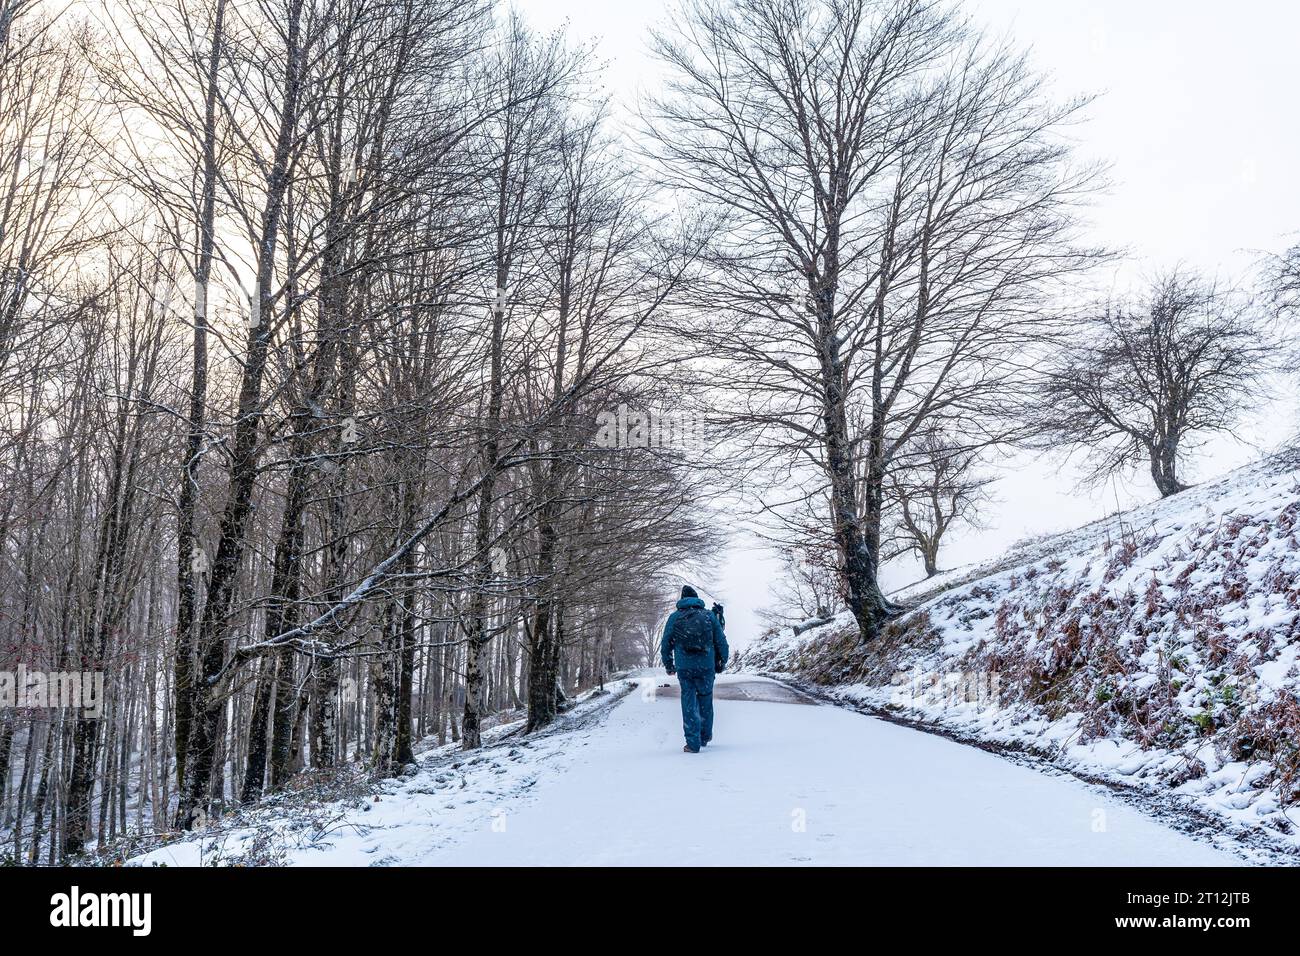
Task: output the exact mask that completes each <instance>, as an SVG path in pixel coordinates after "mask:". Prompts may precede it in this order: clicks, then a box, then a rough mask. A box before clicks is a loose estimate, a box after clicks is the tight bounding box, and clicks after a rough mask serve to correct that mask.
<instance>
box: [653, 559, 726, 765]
mask: <svg viewBox="0 0 1300 956" xmlns="http://www.w3.org/2000/svg"><path fill="white" fill-rule="evenodd" d="M728 653H729V649H728V648H727V638H726V635H724V634H723V633H722V622H721V621H719V620H718V616H717V615H715V614H714V613H712V612H711V611H709V610H707V609H706V608H705V606H704V602H703V601H702V600H700V596H699V595H698V594H696V593H695V589H694V588H693V587H691V586H690V585H689V584H688V585H685V586H683V587H682V596H681V599H680V600H679V601H678V602H677V610H675V611H673V613H672V614H670V615H668V623H667V624H665V625H664V636H663V640H662V641H660V642H659V656H660V658H661V659H662V660H663V663H664V669H665V670H666V671H668V673H669V674H676V675H677V683H678V684H679V685H680V686H681V692H682V731H683V732H684V733H685V734H686V746H685V747H683V748H682V750H683V752H685V753H688V754H697V753H699V752H700V748H701V747H703V746H706V745H707V744H708V742H709V741H710V740H711V739H712V738H713V675H714V674H721V673H722V671H723V669H724V668H726V666H727V655H728Z"/></svg>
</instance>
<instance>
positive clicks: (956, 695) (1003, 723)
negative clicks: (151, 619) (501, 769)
mask: <svg viewBox="0 0 1300 956" xmlns="http://www.w3.org/2000/svg"><path fill="white" fill-rule="evenodd" d="M1298 586H1300V461H1297V459H1296V458H1295V457H1294V456H1292V457H1290V458H1285V457H1283V458H1275V459H1272V460H1269V461H1267V462H1264V463H1262V464H1260V465H1256V466H1252V467H1250V468H1246V469H1242V470H1240V471H1237V472H1234V473H1233V474H1231V475H1229V476H1228V477H1226V478H1224V479H1222V480H1220V481H1218V482H1214V483H1211V484H1206V485H1203V486H1200V487H1197V488H1195V489H1192V490H1190V491H1187V492H1184V493H1182V494H1180V495H1178V496H1176V497H1174V498H1171V499H1167V500H1164V501H1160V502H1156V503H1154V504H1151V505H1147V506H1144V507H1142V508H1139V509H1135V510H1133V511H1131V512H1128V513H1125V514H1121V515H1117V516H1115V517H1113V518H1110V519H1107V520H1104V521H1099V522H1096V523H1094V524H1092V525H1090V526H1088V527H1086V528H1081V529H1079V530H1077V531H1074V532H1070V533H1068V534H1064V535H1060V536H1056V537H1053V538H1049V539H1045V540H1043V541H1038V542H1035V543H1033V544H1032V545H1030V546H1027V547H1025V548H1022V549H1020V550H1019V551H1017V552H1015V553H1012V554H1009V555H1007V556H1005V557H1004V558H1001V559H999V560H997V561H995V562H990V563H988V564H986V565H983V566H980V567H976V568H970V569H965V570H963V571H959V572H951V573H949V574H947V575H945V576H944V578H943V579H941V580H939V581H937V582H936V581H933V580H932V581H931V582H928V583H922V584H920V585H916V586H914V587H912V588H910V589H908V590H907V591H905V592H903V593H902V594H901V595H897V597H900V598H901V599H903V600H906V601H908V602H909V603H913V604H914V607H913V609H912V610H911V611H910V612H909V613H908V614H907V615H905V616H904V617H902V618H900V619H899V620H897V621H895V622H893V623H891V625H890V626H889V627H888V629H887V632H886V634H885V635H884V636H883V637H882V638H881V639H880V640H879V641H877V642H876V643H875V644H874V645H873V646H869V647H862V646H860V645H859V643H858V641H857V640H856V638H855V630H854V628H853V625H852V621H851V619H849V618H848V617H847V616H842V617H840V618H837V619H836V620H835V621H834V622H832V623H830V624H828V625H825V626H823V627H818V628H814V629H811V630H808V631H805V632H803V633H802V634H800V635H799V636H797V637H796V636H795V635H794V634H793V633H792V632H791V631H790V630H784V631H781V632H778V633H774V634H769V635H767V636H765V638H764V639H763V640H761V641H759V642H758V643H757V644H756V645H754V646H753V647H750V648H748V649H746V651H745V652H744V653H743V654H742V655H740V661H739V664H740V666H741V667H743V668H745V669H748V670H752V671H766V672H785V673H788V674H792V675H794V676H796V677H797V678H800V679H802V680H804V681H806V682H809V683H813V684H819V685H823V686H825V687H826V688H827V689H828V690H827V692H828V693H829V694H831V695H832V696H834V697H837V698H839V699H841V700H843V701H846V702H852V703H855V704H858V705H860V706H865V707H868V708H872V709H876V710H879V711H887V712H890V713H892V714H895V715H897V716H900V717H903V718H907V719H911V720H916V721H920V722H922V723H925V724H929V725H931V726H934V727H936V728H937V729H942V730H944V731H946V732H949V733H954V734H956V735H958V736H961V737H966V738H971V739H975V740H978V741H986V742H989V743H993V744H999V745H1004V746H1006V747H1008V748H1010V749H1020V750H1029V751H1032V752H1034V753H1037V754H1040V755H1043V756H1047V757H1048V758H1049V759H1050V760H1052V761H1053V762H1054V763H1056V764H1057V765H1059V766H1063V767H1066V768H1068V769H1070V770H1073V771H1075V772H1077V773H1081V774H1084V775H1087V776H1092V777H1097V778H1101V779H1104V780H1107V781H1110V782H1114V783H1123V784H1127V785H1131V786H1135V787H1139V788H1143V789H1146V790H1148V791H1150V792H1155V793H1158V794H1160V795H1161V796H1162V797H1165V798H1167V799H1168V801H1169V802H1172V803H1176V804H1179V805H1181V806H1182V807H1184V808H1185V809H1189V810H1195V811H1201V812H1208V813H1210V814H1212V815H1213V816H1214V818H1215V819H1217V820H1219V821H1220V822H1221V823H1222V824H1223V825H1224V826H1225V827H1226V828H1227V829H1228V830H1229V831H1232V832H1235V833H1237V834H1238V835H1239V836H1241V837H1242V838H1244V839H1248V838H1251V837H1252V836H1253V837H1257V838H1260V839H1264V840H1267V842H1269V843H1281V844H1283V845H1290V846H1292V847H1297V848H1300V668H1298V667H1297V661H1298V660H1300V590H1298Z"/></svg>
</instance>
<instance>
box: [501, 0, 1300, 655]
mask: <svg viewBox="0 0 1300 956" xmlns="http://www.w3.org/2000/svg"><path fill="white" fill-rule="evenodd" d="M516 6H517V7H518V9H519V10H521V11H522V12H523V13H524V14H525V15H526V16H527V18H528V19H529V20H530V21H531V22H532V23H534V24H535V25H537V26H539V27H542V28H553V27H559V26H561V25H563V24H565V23H566V22H567V24H568V29H569V32H570V34H571V35H572V36H573V37H574V38H575V39H576V40H586V41H593V42H594V43H595V44H596V49H597V52H598V54H599V56H600V57H601V58H602V59H604V60H606V61H608V68H607V70H606V72H605V76H606V83H607V85H608V87H609V89H610V91H611V92H612V93H613V94H614V95H615V96H616V97H617V98H619V99H621V100H623V101H624V102H631V101H633V99H634V98H635V96H636V95H637V93H638V91H640V90H642V89H644V88H645V87H646V86H647V85H648V84H653V83H654V79H655V75H656V68H655V65H654V64H653V62H652V61H651V59H650V58H649V56H648V51H647V45H648V36H649V29H650V27H651V26H652V25H654V24H656V23H661V22H663V20H664V17H665V15H666V14H667V12H668V10H669V7H670V5H669V3H668V2H667V0H619V2H610V0H517V3H516ZM965 8H966V9H967V10H968V11H969V12H970V13H971V14H972V15H974V16H975V17H976V18H977V19H978V20H979V21H981V22H983V23H984V24H985V25H986V26H987V28H988V29H989V30H990V31H991V32H993V33H996V34H1002V33H1006V34H1009V35H1010V36H1012V37H1013V38H1015V39H1016V40H1017V41H1018V42H1019V43H1021V44H1022V45H1024V46H1026V47H1028V48H1030V49H1031V50H1032V52H1033V55H1034V58H1035V62H1036V65H1037V66H1038V67H1039V68H1040V69H1041V70H1043V71H1045V72H1047V73H1049V74H1050V75H1051V76H1052V77H1053V80H1054V86H1055V89H1056V90H1057V91H1058V93H1059V95H1060V96H1062V97H1066V96H1072V95H1076V94H1088V93H1092V94H1098V96H1099V98H1098V100H1097V102H1096V103H1095V104H1094V105H1093V106H1092V107H1091V109H1090V110H1089V113H1088V116H1089V121H1088V123H1087V124H1086V125H1084V126H1082V127H1080V128H1079V129H1078V131H1077V136H1078V140H1079V144H1080V150H1081V152H1082V154H1083V155H1084V156H1087V157H1090V158H1096V159H1100V160H1104V161H1106V162H1108V163H1110V164H1111V168H1112V180H1113V186H1112V188H1111V189H1110V190H1109V192H1108V193H1107V194H1105V195H1103V196H1100V197H1098V200H1097V203H1096V206H1095V208H1094V210H1093V213H1092V230H1093V235H1094V237H1095V239H1096V240H1097V241H1098V242H1100V243H1103V244H1105V245H1108V246H1110V247H1113V248H1122V249H1125V250H1127V252H1128V253H1129V255H1128V258H1127V259H1126V261H1125V263H1124V264H1123V265H1121V266H1117V267H1116V268H1114V269H1112V270H1111V271H1110V272H1109V273H1108V274H1107V275H1106V276H1105V277H1104V279H1106V280H1107V281H1110V282H1113V283H1114V284H1115V285H1117V286H1121V287H1122V286H1125V285H1126V284H1127V283H1128V282H1130V281H1131V280H1132V279H1133V278H1134V277H1135V276H1140V275H1141V274H1143V273H1150V272H1151V271H1153V270H1155V269H1157V268H1161V267H1168V266H1172V265H1175V264H1179V263H1183V264H1187V265H1189V266H1194V267H1196V268H1199V269H1202V270H1205V271H1207V272H1209V273H1211V274H1214V275H1217V276H1219V277H1221V278H1223V279H1226V280H1229V281H1241V280H1243V279H1245V278H1247V277H1248V275H1249V271H1250V268H1251V266H1252V264H1253V263H1254V262H1255V261H1256V260H1257V259H1258V255H1259V252H1260V251H1269V252H1276V251H1280V250H1281V249H1282V248H1284V247H1285V246H1287V245H1290V244H1293V243H1294V242H1295V241H1297V238H1300V237H1297V236H1296V233H1297V231H1300V176H1298V173H1300V123H1298V122H1297V119H1298V118H1300V107H1298V106H1297V103H1296V99H1295V98H1296V93H1297V83H1296V73H1295V71H1296V62H1297V59H1298V58H1300V39H1298V38H1300V4H1295V3H1291V2H1283V0H1272V2H1269V0H1238V2H1235V3H1231V4H1225V3H1222V2H1219V3H1214V2H1208V0H1140V2H1134V0H1127V2H1125V0H1071V2H1069V3H1062V2H1043V0H968V2H967V3H966V4H965ZM1298 405H1300V401H1298V399H1297V396H1296V395H1295V394H1294V393H1293V392H1282V393H1279V394H1276V395H1274V396H1272V397H1271V399H1269V400H1267V401H1263V400H1262V401H1260V402H1259V403H1257V405H1256V407H1255V408H1254V409H1253V413H1252V414H1251V415H1250V416H1249V417H1248V420H1247V421H1246V422H1244V423H1243V425H1242V427H1241V429H1239V432H1238V440H1223V441H1218V442H1215V443H1214V445H1213V446H1212V447H1210V448H1207V449H1206V450H1205V451H1204V452H1203V454H1202V455H1201V456H1199V457H1198V459H1197V460H1196V461H1194V462H1192V463H1191V466H1192V467H1191V468H1190V469H1189V474H1190V475H1191V476H1192V477H1193V478H1207V477H1211V476H1213V475H1215V474H1219V473H1221V472H1223V471H1225V470H1227V469H1228V468H1231V467H1235V466H1236V465H1239V464H1242V463H1244V462H1246V461H1249V460H1250V459H1251V458H1253V457H1256V456H1257V455H1258V453H1259V451H1260V450H1267V449H1268V448H1271V447H1272V446H1274V445H1275V444H1276V443H1277V442H1278V441H1280V440H1282V439H1283V438H1284V437H1286V436H1288V435H1291V434H1294V433H1295V432H1296V431H1297V429H1298V428H1300V423H1298V422H1297V418H1296V409H1297V406H1298ZM1077 480H1078V472H1077V471H1075V470H1074V469H1073V468H1072V467H1071V465H1070V464H1068V463H1064V464H1063V463H1061V462H1059V461H1035V460H1032V459H1023V460H1017V461H1016V462H1014V463H1012V465H1011V466H1010V467H1008V468H1006V469H1005V471H1004V475H1003V477H1002V478H1001V479H1000V480H999V482H998V485H997V488H996V495H997V497H998V501H997V502H996V504H995V505H994V506H993V507H992V509H991V512H990V514H989V516H988V525H989V526H988V527H987V528H985V529H984V530H983V531H981V532H978V533H963V534H962V535H961V536H960V538H959V539H957V540H954V541H952V542H951V544H950V545H949V547H948V549H947V554H946V555H944V556H943V559H942V560H941V563H942V564H943V565H944V566H953V565H956V564H963V563H967V562H970V561H975V560H980V559H983V558H986V557H990V556H992V555H995V554H997V553H999V552H1000V551H1002V550H1004V549H1005V548H1006V547H1007V546H1008V545H1009V544H1011V543H1012V542H1014V541H1016V540H1018V539H1020V538H1022V537H1024V536H1026V535H1029V534H1038V533H1042V532H1047V531H1056V530H1064V529H1066V528H1071V527H1076V526H1078V525H1079V524H1082V523H1084V522H1086V521H1089V520H1091V519H1093V518H1096V517H1099V516H1101V515H1103V514H1105V513H1108V512H1113V511H1114V510H1115V509H1116V506H1117V503H1118V504H1119V505H1121V506H1128V505H1130V504H1132V503H1134V502H1137V501H1144V500H1149V499H1150V498H1152V497H1154V492H1153V491H1152V489H1150V488H1149V481H1144V480H1143V479H1142V478H1141V476H1136V479H1135V480H1134V481H1132V482H1129V483H1118V484H1116V485H1113V486H1107V487H1105V488H1101V489H1090V490H1086V491H1080V490H1079V489H1078V488H1076V482H1077ZM772 571H773V568H772V566H771V564H770V561H769V560H765V559H764V556H763V555H761V554H760V553H757V552H754V551H750V550H746V549H744V548H743V547H742V546H741V545H740V544H739V543H738V544H737V546H736V548H734V549H733V551H732V554H731V556H730V559H729V560H728V561H727V562H726V565H725V567H721V568H719V569H718V570H717V580H715V581H712V582H702V583H703V584H704V586H706V587H709V588H710V590H712V591H714V592H715V593H716V594H717V595H718V597H719V599H722V600H725V601H726V602H727V622H728V633H729V635H730V636H732V638H733V642H734V643H737V644H741V645H743V644H744V643H746V642H747V640H748V638H749V637H750V636H751V635H752V633H753V631H754V629H755V626H756V621H755V620H754V618H753V616H752V612H753V611H754V609H755V608H757V607H761V606H762V605H764V604H766V603H768V594H767V588H768V585H769V583H770V577H771V574H772ZM914 576H915V568H913V567H910V566H909V567H899V568H896V569H893V570H892V571H891V572H890V573H889V574H888V575H887V577H886V580H887V582H892V583H904V582H905V581H907V580H909V579H910V578H912V577H914Z"/></svg>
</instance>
